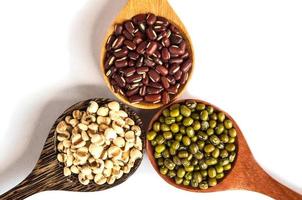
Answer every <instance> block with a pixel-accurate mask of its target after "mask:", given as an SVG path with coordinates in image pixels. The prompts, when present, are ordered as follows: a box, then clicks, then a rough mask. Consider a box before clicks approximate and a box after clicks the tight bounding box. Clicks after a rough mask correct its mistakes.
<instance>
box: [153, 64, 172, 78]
mask: <svg viewBox="0 0 302 200" xmlns="http://www.w3.org/2000/svg"><path fill="white" fill-rule="evenodd" d="M155 70H156V71H157V72H158V73H160V74H161V75H162V76H166V75H167V74H168V73H169V71H168V69H167V68H165V67H164V66H161V65H157V66H156V68H155Z"/></svg>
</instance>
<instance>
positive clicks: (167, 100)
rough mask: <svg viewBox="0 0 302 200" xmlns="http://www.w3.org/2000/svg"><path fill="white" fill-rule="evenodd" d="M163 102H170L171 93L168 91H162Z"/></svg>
mask: <svg viewBox="0 0 302 200" xmlns="http://www.w3.org/2000/svg"><path fill="white" fill-rule="evenodd" d="M162 102H163V104H168V103H169V102H170V95H169V94H168V92H166V91H164V92H163V93H162Z"/></svg>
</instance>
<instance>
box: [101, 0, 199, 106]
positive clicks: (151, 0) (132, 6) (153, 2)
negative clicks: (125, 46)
mask: <svg viewBox="0 0 302 200" xmlns="http://www.w3.org/2000/svg"><path fill="white" fill-rule="evenodd" d="M142 13H153V14H155V15H157V16H162V17H165V18H166V19H167V20H168V21H169V22H170V23H172V24H173V25H174V26H176V27H177V28H178V29H179V31H180V32H181V34H182V35H183V37H184V39H185V41H186V42H187V46H188V51H189V53H190V57H191V59H192V67H191V69H190V71H189V72H188V74H189V77H188V80H187V82H186V83H185V84H184V85H182V86H181V87H180V88H179V90H178V93H177V94H175V95H173V96H170V98H171V101H173V100H175V99H177V98H179V97H180V96H181V95H182V94H183V92H184V91H185V87H186V85H187V84H188V82H189V81H190V79H191V76H192V74H193V71H194V51H193V46H192V41H191V38H190V36H189V33H188V31H187V30H186V28H185V26H184V24H183V23H182V22H181V20H180V18H179V17H178V16H177V14H176V13H175V11H174V10H173V8H172V7H171V6H170V4H169V3H168V1H167V0H128V2H127V4H126V5H125V7H124V8H123V9H122V10H121V11H120V13H119V15H118V16H117V17H116V19H115V20H114V21H113V23H112V25H111V26H110V27H109V29H108V32H107V34H106V36H105V38H104V42H103V45H102V47H101V55H100V57H101V59H100V60H101V63H100V68H101V70H102V74H103V77H104V80H105V82H106V85H107V86H108V88H109V89H110V90H111V92H112V93H113V94H114V95H115V96H116V97H117V98H118V99H119V100H121V101H122V102H123V103H125V104H128V105H131V106H133V107H136V108H141V109H157V108H160V107H162V106H164V104H163V103H156V104H153V103H146V102H141V103H131V102H130V101H129V100H128V99H127V98H126V97H125V96H123V95H121V94H120V93H117V92H115V91H114V89H113V87H112V85H111V83H110V81H109V79H108V77H107V76H106V72H105V69H104V59H105V54H106V42H107V39H108V38H109V36H110V35H111V34H113V32H114V27H115V25H116V24H121V23H123V22H124V21H126V20H129V19H131V18H132V17H134V16H135V15H137V14H142Z"/></svg>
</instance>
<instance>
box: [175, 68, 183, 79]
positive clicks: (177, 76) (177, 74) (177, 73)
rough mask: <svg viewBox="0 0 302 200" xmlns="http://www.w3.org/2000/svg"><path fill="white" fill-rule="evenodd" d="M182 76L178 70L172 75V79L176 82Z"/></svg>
mask: <svg viewBox="0 0 302 200" xmlns="http://www.w3.org/2000/svg"><path fill="white" fill-rule="evenodd" d="M181 76H182V72H181V70H178V71H177V72H176V73H175V74H174V78H175V80H176V81H179V80H180V79H181Z"/></svg>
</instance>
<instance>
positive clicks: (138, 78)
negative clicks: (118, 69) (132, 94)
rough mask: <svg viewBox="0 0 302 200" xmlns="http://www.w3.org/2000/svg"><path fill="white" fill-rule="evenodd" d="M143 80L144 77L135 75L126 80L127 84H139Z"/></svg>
mask: <svg viewBox="0 0 302 200" xmlns="http://www.w3.org/2000/svg"><path fill="white" fill-rule="evenodd" d="M142 79H143V77H142V75H140V74H134V75H132V76H129V77H127V78H126V81H127V83H138V82H140V81H141V80H142Z"/></svg>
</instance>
